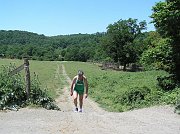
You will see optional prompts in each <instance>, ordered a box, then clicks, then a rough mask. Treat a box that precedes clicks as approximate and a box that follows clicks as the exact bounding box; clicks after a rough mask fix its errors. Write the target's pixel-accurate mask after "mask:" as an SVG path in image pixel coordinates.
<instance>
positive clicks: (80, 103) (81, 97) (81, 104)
mask: <svg viewBox="0 0 180 134" xmlns="http://www.w3.org/2000/svg"><path fill="white" fill-rule="evenodd" d="M79 106H80V112H82V106H83V94H82V95H79Z"/></svg>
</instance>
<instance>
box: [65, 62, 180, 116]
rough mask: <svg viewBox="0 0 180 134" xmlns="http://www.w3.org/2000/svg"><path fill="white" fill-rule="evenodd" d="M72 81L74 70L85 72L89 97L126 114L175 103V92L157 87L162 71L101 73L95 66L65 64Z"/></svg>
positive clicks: (77, 63)
mask: <svg viewBox="0 0 180 134" xmlns="http://www.w3.org/2000/svg"><path fill="white" fill-rule="evenodd" d="M63 64H64V65H65V68H66V71H67V73H68V75H69V76H70V77H71V79H72V78H73V77H74V76H75V75H76V74H77V70H78V69H81V70H83V71H84V73H85V76H86V77H87V78H88V82H89V93H90V96H91V97H92V98H93V99H94V100H95V101H96V102H98V103H99V104H100V105H101V106H102V107H104V108H105V109H106V110H109V111H117V112H121V111H126V110H131V109H134V108H141V107H147V106H151V105H157V104H163V103H165V104H171V103H175V100H176V98H177V94H178V93H177V92H178V89H177V90H175V91H173V92H163V91H162V90H161V89H159V87H157V80H156V77H157V76H159V75H166V72H164V71H145V72H122V71H113V70H101V69H100V68H99V67H98V66H97V65H95V64H91V63H82V62H65V63H63Z"/></svg>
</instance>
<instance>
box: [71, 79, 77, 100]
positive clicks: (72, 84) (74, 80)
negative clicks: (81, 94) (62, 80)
mask: <svg viewBox="0 0 180 134" xmlns="http://www.w3.org/2000/svg"><path fill="white" fill-rule="evenodd" d="M75 82H76V77H74V78H73V80H72V83H71V89H70V95H71V96H72V95H73V87H74V84H75Z"/></svg>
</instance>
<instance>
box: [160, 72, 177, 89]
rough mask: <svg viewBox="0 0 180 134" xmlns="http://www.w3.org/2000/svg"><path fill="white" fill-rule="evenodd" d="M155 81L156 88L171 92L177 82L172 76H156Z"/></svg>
mask: <svg viewBox="0 0 180 134" xmlns="http://www.w3.org/2000/svg"><path fill="white" fill-rule="evenodd" d="M157 81H158V86H160V87H161V88H162V89H163V90H164V91H169V90H173V89H174V88H175V87H176V86H177V84H176V83H177V81H176V77H175V75H174V74H170V75H167V76H158V77H157Z"/></svg>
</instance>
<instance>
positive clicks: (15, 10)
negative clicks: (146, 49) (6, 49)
mask: <svg viewBox="0 0 180 134" xmlns="http://www.w3.org/2000/svg"><path fill="white" fill-rule="evenodd" d="M159 1H160V0H0V30H22V31H29V32H34V33H38V34H44V35H47V36H53V35H64V34H77V33H96V32H105V31H106V27H107V26H108V25H109V24H113V23H114V22H116V21H118V20H120V19H128V18H133V19H138V20H139V21H143V20H146V22H147V23H149V22H150V21H151V18H149V16H150V15H151V14H152V10H151V9H152V6H154V5H155V3H156V2H159ZM161 1H164V0H161ZM147 30H148V31H150V30H154V26H153V24H148V26H147Z"/></svg>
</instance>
